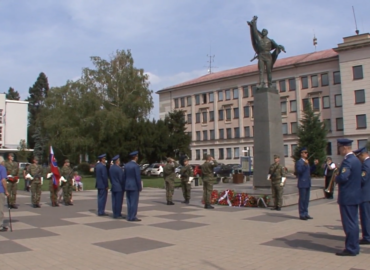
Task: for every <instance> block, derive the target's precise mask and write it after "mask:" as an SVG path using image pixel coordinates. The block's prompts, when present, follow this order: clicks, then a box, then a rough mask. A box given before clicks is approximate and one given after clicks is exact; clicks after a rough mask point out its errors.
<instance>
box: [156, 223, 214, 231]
mask: <svg viewBox="0 0 370 270" xmlns="http://www.w3.org/2000/svg"><path fill="white" fill-rule="evenodd" d="M207 225H208V224H204V223H195V222H189V221H170V222H164V223H157V224H152V225H149V226H153V227H158V228H162V229H170V230H174V231H180V230H187V229H193V228H197V227H202V226H207Z"/></svg>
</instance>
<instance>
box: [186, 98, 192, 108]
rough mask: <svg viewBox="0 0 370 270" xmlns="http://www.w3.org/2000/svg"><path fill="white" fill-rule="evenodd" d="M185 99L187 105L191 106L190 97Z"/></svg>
mask: <svg viewBox="0 0 370 270" xmlns="http://www.w3.org/2000/svg"><path fill="white" fill-rule="evenodd" d="M186 99H187V101H186V103H187V104H188V106H191V97H187V98H186Z"/></svg>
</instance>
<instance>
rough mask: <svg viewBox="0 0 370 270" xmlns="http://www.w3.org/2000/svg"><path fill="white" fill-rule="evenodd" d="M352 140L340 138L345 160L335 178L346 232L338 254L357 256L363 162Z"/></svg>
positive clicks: (339, 144) (342, 154) (358, 249)
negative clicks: (357, 156) (356, 154)
mask: <svg viewBox="0 0 370 270" xmlns="http://www.w3.org/2000/svg"><path fill="white" fill-rule="evenodd" d="M352 142H353V141H352V140H348V139H338V140H337V143H338V147H339V152H340V155H341V156H343V157H344V160H343V162H342V164H341V166H340V168H339V174H338V175H337V177H336V178H335V182H336V183H337V184H338V189H339V196H338V204H339V210H340V215H341V218H342V226H343V230H344V232H345V234H346V243H345V249H344V250H343V251H341V252H337V253H336V255H338V256H356V255H357V254H359V252H360V246H359V241H358V235H359V226H358V206H359V204H361V202H362V197H361V180H362V177H361V172H362V166H361V162H360V161H359V160H358V158H356V156H355V155H354V154H353V152H352V149H351V145H352Z"/></svg>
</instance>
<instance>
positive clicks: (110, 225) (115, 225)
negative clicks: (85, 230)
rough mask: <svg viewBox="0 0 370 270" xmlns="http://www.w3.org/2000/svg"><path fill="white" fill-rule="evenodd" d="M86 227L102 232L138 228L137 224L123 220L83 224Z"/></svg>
mask: <svg viewBox="0 0 370 270" xmlns="http://www.w3.org/2000/svg"><path fill="white" fill-rule="evenodd" d="M85 225H86V226H91V227H94V228H98V229H102V230H114V229H121V228H129V227H135V226H140V224H139V223H134V222H127V221H125V220H114V221H105V222H94V223H85Z"/></svg>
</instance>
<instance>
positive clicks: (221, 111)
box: [218, 110, 224, 121]
mask: <svg viewBox="0 0 370 270" xmlns="http://www.w3.org/2000/svg"><path fill="white" fill-rule="evenodd" d="M218 120H219V121H221V120H224V110H218Z"/></svg>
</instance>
